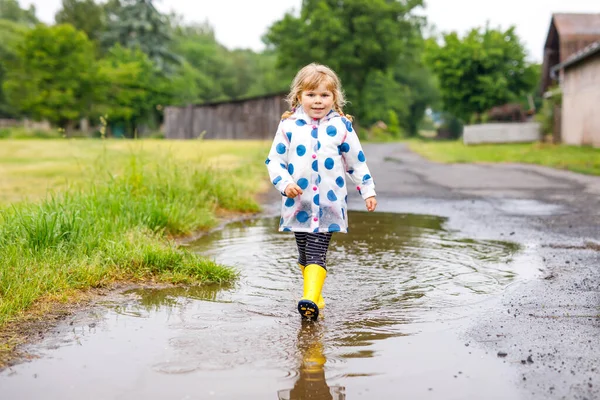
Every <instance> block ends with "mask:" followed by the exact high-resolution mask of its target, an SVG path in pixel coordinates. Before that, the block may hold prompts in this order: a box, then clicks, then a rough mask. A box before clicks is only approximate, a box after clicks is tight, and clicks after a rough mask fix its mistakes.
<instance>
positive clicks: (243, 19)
mask: <svg viewBox="0 0 600 400" xmlns="http://www.w3.org/2000/svg"><path fill="white" fill-rule="evenodd" d="M20 3H21V6H29V4H35V6H36V8H37V15H38V18H40V19H41V20H42V21H44V22H47V23H52V22H53V21H54V14H55V13H56V12H57V11H58V10H59V9H60V6H61V0H20ZM425 3H426V9H425V11H424V14H425V15H426V16H427V18H428V20H429V22H430V24H434V25H435V26H436V27H437V30H438V31H442V32H445V31H451V30H455V31H458V32H459V33H463V32H465V31H467V30H469V29H471V28H473V27H476V26H484V25H485V23H486V21H489V23H490V25H491V26H492V27H493V28H497V27H500V28H502V29H506V28H508V27H509V26H510V25H516V27H517V34H518V35H519V37H520V38H521V40H522V41H523V42H524V43H525V46H526V49H527V51H528V52H529V59H530V60H533V61H538V62H541V61H542V54H543V47H544V41H545V39H546V34H547V32H548V26H549V24H550V18H551V15H552V13H553V12H590V13H600V0H425ZM155 4H156V7H157V8H158V9H159V10H161V11H163V12H169V11H171V10H174V11H175V12H177V13H178V14H180V15H183V16H184V19H185V21H188V22H191V21H197V22H203V21H206V20H208V21H209V22H210V24H211V25H212V26H213V27H214V28H215V33H216V36H217V40H218V41H219V42H220V43H222V44H223V45H225V46H227V47H228V48H235V47H243V48H251V49H254V50H256V51H259V50H261V49H263V47H264V46H263V44H262V41H261V36H262V35H263V34H264V33H265V32H266V30H267V28H268V26H269V25H271V24H272V23H273V22H274V21H276V20H278V19H280V18H281V17H282V16H283V15H284V13H285V12H286V11H289V10H292V9H296V10H299V8H300V4H301V0H252V1H250V0H156V1H155Z"/></svg>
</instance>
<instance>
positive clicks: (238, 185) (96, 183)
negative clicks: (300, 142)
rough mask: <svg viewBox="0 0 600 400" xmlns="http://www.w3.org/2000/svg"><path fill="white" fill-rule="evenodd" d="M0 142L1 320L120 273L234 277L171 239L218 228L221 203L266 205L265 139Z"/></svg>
mask: <svg viewBox="0 0 600 400" xmlns="http://www.w3.org/2000/svg"><path fill="white" fill-rule="evenodd" d="M1 143H2V146H1V147H2V150H1V153H4V154H0V160H2V161H0V168H2V169H3V171H4V176H3V179H4V182H3V184H4V186H3V188H4V190H3V193H4V194H5V198H4V200H5V205H4V206H2V207H1V208H0V254H2V257H1V258H0V330H2V328H3V327H5V326H6V325H7V324H9V323H11V322H14V321H15V320H18V319H19V318H20V317H22V316H23V315H24V312H25V311H26V310H28V309H30V308H32V306H34V305H35V304H36V302H39V301H41V300H45V299H50V300H52V301H55V300H56V299H60V298H61V297H64V294H69V293H77V292H81V291H85V290H86V289H90V288H98V287H108V286H110V285H111V284H112V283H114V282H118V281H128V282H131V281H133V282H145V281H152V282H165V283H185V284H200V283H225V282H229V281H231V280H233V279H235V277H236V272H235V271H234V270H232V269H230V268H227V267H224V266H220V265H217V264H215V263H214V262H212V261H210V260H206V259H203V258H202V257H200V256H198V255H196V254H193V253H190V252H188V251H186V250H185V249H182V248H180V247H177V246H176V244H175V243H174V240H173V239H174V238H175V237H177V236H182V235H186V234H189V233H191V232H193V231H197V230H203V229H208V228H210V227H213V226H214V225H215V224H216V223H218V213H219V211H228V212H232V211H233V212H240V213H244V212H255V211H258V209H259V206H258V205H257V204H256V202H255V201H254V199H253V195H255V194H256V193H258V192H259V191H260V190H262V189H263V186H262V182H263V181H265V179H264V175H263V174H262V173H261V171H262V169H264V164H263V159H264V157H265V154H266V151H267V150H268V147H267V145H266V144H263V143H259V142H254V143H252V142H179V143H173V142H166V141H156V142H152V141H148V142H146V141H142V142H133V143H132V142H121V143H118V142H101V141H79V142H77V141H65V140H57V141H47V140H46V141H38V142H37V143H36V142H35V141H27V143H26V144H27V146H28V147H26V148H23V145H25V143H23V142H20V143H18V145H17V144H15V143H14V142H11V141H2V142H1ZM56 175H60V176H62V179H61V180H58V181H57V183H58V184H57V185H54V186H52V185H50V186H51V187H54V188H55V189H57V190H54V191H53V192H52V193H51V194H49V195H47V196H46V197H44V196H42V197H40V198H39V200H37V201H31V200H23V198H22V197H21V198H19V195H21V193H22V192H23V191H26V190H27V189H28V188H30V187H34V186H36V185H38V186H39V185H40V179H42V180H43V177H46V179H47V180H48V181H52V179H53V178H54V177H55V176H56ZM28 178H31V179H32V180H31V181H29V180H28ZM30 185H31V186H30ZM42 186H43V185H42ZM50 186H48V185H46V187H45V188H47V187H50ZM45 188H44V189H45ZM38 195H40V193H36V196H38ZM7 199H16V200H19V201H16V202H12V203H11V204H6V200H7ZM65 300H67V301H68V299H65ZM0 347H1V346H0ZM9 347H10V346H9ZM5 350H6V349H5ZM0 351H1V349H0ZM0 364H1V362H0Z"/></svg>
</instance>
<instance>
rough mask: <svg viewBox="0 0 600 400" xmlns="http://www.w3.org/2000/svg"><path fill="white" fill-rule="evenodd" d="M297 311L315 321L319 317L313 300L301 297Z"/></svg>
mask: <svg viewBox="0 0 600 400" xmlns="http://www.w3.org/2000/svg"><path fill="white" fill-rule="evenodd" d="M298 312H299V313H300V315H301V316H302V317H303V318H307V319H311V320H313V321H316V320H317V318H319V307H318V306H317V305H316V304H315V302H313V301H310V300H306V299H302V300H300V301H299V302H298Z"/></svg>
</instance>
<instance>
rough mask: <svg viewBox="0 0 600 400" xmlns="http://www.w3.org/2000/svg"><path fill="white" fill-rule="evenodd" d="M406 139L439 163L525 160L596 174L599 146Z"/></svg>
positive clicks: (515, 161) (598, 173)
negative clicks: (470, 142)
mask: <svg viewBox="0 0 600 400" xmlns="http://www.w3.org/2000/svg"><path fill="white" fill-rule="evenodd" d="M407 143H408V146H409V148H410V149H411V150H413V151H414V152H416V153H418V154H421V155H422V156H424V157H426V158H427V159H430V160H433V161H437V162H443V163H527V164H537V165H543V166H547V167H553V168H558V169H564V170H569V171H574V172H579V173H582V174H588V175H600V148H591V147H579V146H566V145H553V144H546V143H527V144H486V145H471V146H466V145H464V144H463V143H462V141H444V142H437V141H427V140H410V141H408V142H407Z"/></svg>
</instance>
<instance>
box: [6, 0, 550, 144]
mask: <svg viewBox="0 0 600 400" xmlns="http://www.w3.org/2000/svg"><path fill="white" fill-rule="evenodd" d="M419 7H423V1H422V0H395V1H389V0H370V1H366V0H303V2H302V7H301V9H300V10H299V13H298V14H294V15H293V14H287V15H285V16H283V17H282V18H281V19H280V20H279V21H277V22H275V23H274V24H273V25H272V26H271V27H270V28H269V29H268V30H267V32H266V33H265V36H264V37H263V40H264V42H265V43H266V45H267V48H266V50H264V51H262V52H255V51H252V50H249V49H233V50H232V49H227V48H226V47H224V46H223V45H221V44H220V43H219V42H218V41H217V40H216V38H215V33H214V30H213V28H212V26H211V25H210V24H209V22H205V23H192V24H189V23H184V22H182V18H181V17H180V16H178V15H176V14H173V15H164V14H162V13H160V12H159V11H158V10H157V9H156V8H155V7H154V3H153V1H152V0H104V1H103V2H100V1H99V0H62V8H61V9H60V10H59V11H58V12H57V13H56V16H55V18H56V22H57V25H54V26H46V25H44V24H40V23H39V21H38V19H37V17H36V15H35V8H34V7H33V6H32V7H29V8H28V9H24V8H21V7H20V5H19V2H18V1H17V0H0V118H19V117H27V118H33V119H46V120H48V121H51V122H52V123H53V124H55V125H56V126H60V127H64V128H68V127H72V126H74V125H75V124H76V123H77V122H78V120H79V119H80V118H82V117H87V118H90V119H92V121H95V122H97V121H98V119H99V117H100V116H104V117H105V118H106V119H107V120H108V121H109V125H110V126H111V127H119V129H121V130H123V132H124V134H125V135H128V136H131V135H133V132H134V131H135V130H136V129H137V128H139V127H148V128H149V129H154V128H157V127H158V126H159V124H160V122H161V119H162V110H163V108H164V106H166V105H185V104H190V103H202V102H209V101H210V102H212V101H221V100H229V99H240V98H245V97H250V96H257V95H264V94H269V93H274V92H283V91H286V90H287V89H288V88H289V84H290V80H291V79H292V77H293V75H294V74H295V72H296V71H297V70H298V68H300V67H302V66H304V65H306V64H308V63H310V62H320V63H323V64H326V65H328V66H330V67H332V68H333V69H335V70H336V71H337V72H338V74H339V75H340V77H341V79H342V83H343V86H344V89H345V91H346V94H347V97H348V100H349V102H350V103H349V104H348V105H347V109H346V111H347V112H349V113H351V114H354V115H355V116H356V117H357V123H359V124H361V125H365V126H370V125H372V124H373V123H375V122H377V121H380V120H381V121H384V122H385V123H386V124H387V126H388V127H390V130H389V133H390V134H393V135H400V134H407V135H415V134H417V132H418V130H419V126H420V124H421V122H422V120H423V116H424V113H425V110H426V109H427V108H431V107H433V108H435V109H436V110H437V111H443V112H447V113H450V114H452V115H453V116H455V117H457V118H459V119H462V120H463V121H464V122H468V121H469V120H470V119H471V118H472V117H473V116H474V115H475V116H478V115H481V113H483V112H485V111H487V110H489V109H490V108H492V107H494V106H498V105H501V104H504V103H508V102H520V103H521V104H523V105H524V106H525V107H527V106H528V103H527V95H528V94H534V96H533V100H534V103H535V105H536V106H539V104H540V99H539V96H536V95H535V90H536V87H537V85H538V84H539V74H540V66H539V64H531V63H528V62H527V61H526V59H525V58H526V54H525V50H524V47H523V45H522V43H521V42H520V40H519V38H518V37H517V35H516V33H515V31H514V28H509V29H507V30H500V29H490V28H489V27H485V28H476V29H472V30H471V31H470V32H469V33H468V34H467V35H465V36H464V37H459V36H458V34H457V33H446V34H444V35H442V36H441V37H439V38H438V37H431V38H425V33H424V32H425V31H426V29H427V24H426V20H425V19H424V18H423V17H419V16H417V13H416V10H417V9H418V8H419ZM95 122H93V123H95ZM456 122H457V123H459V121H456ZM392 131H393V132H392Z"/></svg>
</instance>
